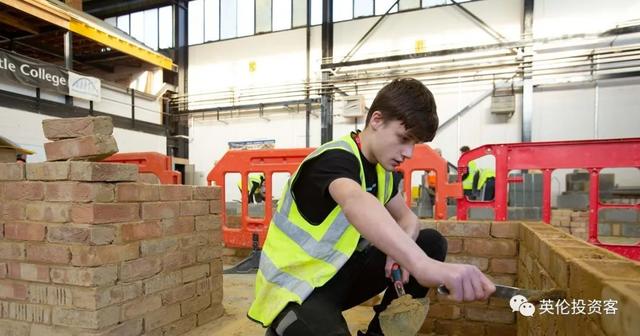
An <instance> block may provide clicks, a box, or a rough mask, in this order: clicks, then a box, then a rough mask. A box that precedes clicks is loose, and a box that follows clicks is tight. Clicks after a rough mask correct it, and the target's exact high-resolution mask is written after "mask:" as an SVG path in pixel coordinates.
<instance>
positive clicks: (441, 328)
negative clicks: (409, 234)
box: [421, 220, 519, 336]
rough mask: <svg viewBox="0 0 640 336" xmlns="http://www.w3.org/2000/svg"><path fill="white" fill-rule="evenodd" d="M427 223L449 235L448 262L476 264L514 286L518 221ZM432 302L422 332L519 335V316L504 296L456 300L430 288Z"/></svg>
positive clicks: (496, 278)
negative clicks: (487, 298) (517, 323)
mask: <svg viewBox="0 0 640 336" xmlns="http://www.w3.org/2000/svg"><path fill="white" fill-rule="evenodd" d="M422 226H423V227H429V228H434V229H437V230H438V231H439V232H440V233H441V234H442V235H444V236H445V237H446V238H447V241H448V243H449V251H448V254H447V260H446V261H447V262H455V263H469V264H473V265H476V266H477V267H478V268H479V269H480V270H481V271H483V272H484V273H485V274H488V275H489V276H490V277H491V278H492V279H493V280H494V281H495V282H496V283H498V284H503V285H509V286H513V285H514V284H515V282H516V275H517V260H518V245H519V243H518V230H519V223H515V222H484V221H477V222H474V221H468V222H462V221H460V222H458V221H433V220H423V221H422ZM429 298H430V300H431V305H430V307H429V312H428V314H427V318H426V320H425V323H424V325H423V327H422V329H421V332H422V333H435V334H438V335H465V336H467V335H515V334H516V330H517V329H516V325H515V323H516V317H515V314H514V313H513V312H512V311H511V309H510V308H509V306H508V302H507V301H504V300H497V299H493V298H492V299H489V300H487V301H483V302H474V303H466V304H456V303H452V302H448V301H445V300H440V299H438V297H437V296H436V295H435V293H434V292H433V291H430V294H429Z"/></svg>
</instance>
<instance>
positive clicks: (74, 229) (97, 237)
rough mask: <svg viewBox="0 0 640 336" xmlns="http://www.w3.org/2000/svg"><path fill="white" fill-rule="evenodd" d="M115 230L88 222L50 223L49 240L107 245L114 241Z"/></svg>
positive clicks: (48, 229)
mask: <svg viewBox="0 0 640 336" xmlns="http://www.w3.org/2000/svg"><path fill="white" fill-rule="evenodd" d="M115 231H116V230H115V229H114V228H112V227H104V226H95V225H86V224H85V225H83V224H75V225H70V224H66V225H49V226H48V227H47V241H50V242H52V243H82V244H88V245H106V244H110V243H111V242H113V241H114V239H115V236H116V233H115Z"/></svg>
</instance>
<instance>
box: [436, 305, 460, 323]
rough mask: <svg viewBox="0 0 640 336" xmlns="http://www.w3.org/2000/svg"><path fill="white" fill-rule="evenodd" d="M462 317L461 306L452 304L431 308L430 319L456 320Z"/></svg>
mask: <svg viewBox="0 0 640 336" xmlns="http://www.w3.org/2000/svg"><path fill="white" fill-rule="evenodd" d="M460 316H461V310H460V306H458V305H452V304H441V303H438V304H433V305H430V306H429V317H431V318H436V319H446V320H455V319H459V318H460Z"/></svg>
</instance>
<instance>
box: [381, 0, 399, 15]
mask: <svg viewBox="0 0 640 336" xmlns="http://www.w3.org/2000/svg"><path fill="white" fill-rule="evenodd" d="M395 2H396V0H376V15H382V14H384V13H386V12H387V10H389V7H391V5H393V4H394V3H395ZM397 11H398V5H397V4H396V5H394V6H393V8H392V9H391V10H390V11H389V13H395V12H397Z"/></svg>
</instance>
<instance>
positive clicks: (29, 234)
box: [4, 222, 46, 241]
mask: <svg viewBox="0 0 640 336" xmlns="http://www.w3.org/2000/svg"><path fill="white" fill-rule="evenodd" d="M45 227H46V226H45V225H44V224H40V223H31V222H10V223H5V224H4V237H5V238H6V239H12V240H34V241H42V240H44V233H45Z"/></svg>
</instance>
